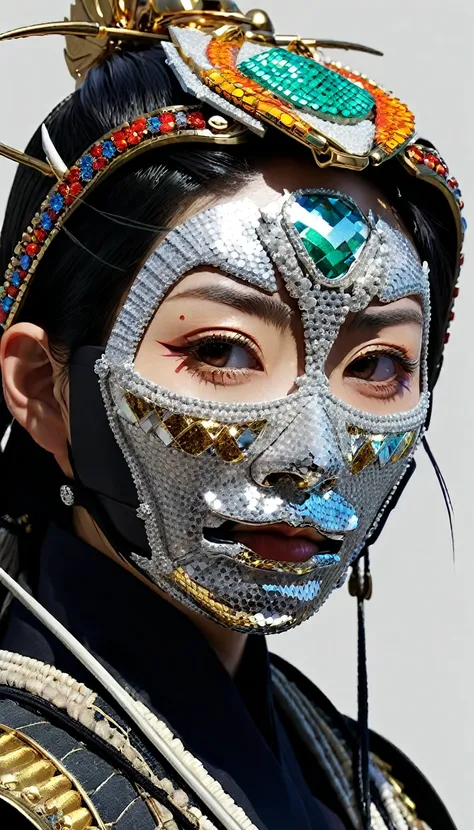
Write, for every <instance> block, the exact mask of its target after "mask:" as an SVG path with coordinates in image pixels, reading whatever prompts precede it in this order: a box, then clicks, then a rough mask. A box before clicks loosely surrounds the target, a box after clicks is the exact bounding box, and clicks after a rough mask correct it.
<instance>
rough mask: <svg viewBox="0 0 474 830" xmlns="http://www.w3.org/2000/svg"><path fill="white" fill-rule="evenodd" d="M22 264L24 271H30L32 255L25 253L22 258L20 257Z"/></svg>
mask: <svg viewBox="0 0 474 830" xmlns="http://www.w3.org/2000/svg"><path fill="white" fill-rule="evenodd" d="M20 265H21V267H22V269H23V271H28V268H29V267H30V265H31V257H29V256H28V255H27V254H24V256H22V258H21V259H20Z"/></svg>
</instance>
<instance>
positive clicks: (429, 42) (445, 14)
mask: <svg viewBox="0 0 474 830" xmlns="http://www.w3.org/2000/svg"><path fill="white" fill-rule="evenodd" d="M68 8H69V3H68V2H66V0H15V2H14V3H8V2H7V0H0V31H5V30H7V29H10V28H13V27H15V26H21V25H26V24H30V23H36V22H42V21H48V20H61V19H62V18H63V17H64V16H65V15H67V14H68ZM243 8H244V10H245V8H246V7H243ZM266 8H267V10H268V11H269V13H270V14H271V15H272V17H273V21H274V23H275V26H276V28H277V30H278V31H279V32H282V33H298V34H301V35H305V36H315V37H318V36H320V37H321V38H324V37H327V38H338V39H341V40H343V39H346V40H352V41H356V42H359V43H365V44H369V45H372V46H377V47H378V48H379V49H381V50H382V51H384V52H385V57H384V58H375V57H371V56H366V55H359V54H356V53H352V54H347V55H345V53H336V52H334V53H333V54H334V56H335V57H336V58H337V59H340V60H343V61H344V62H347V63H350V64H351V65H352V66H353V67H354V68H357V69H359V70H361V71H364V72H365V73H367V74H369V75H371V76H373V77H374V78H376V79H377V80H378V81H380V83H382V84H383V85H384V86H386V87H387V88H389V89H394V90H395V92H396V94H397V95H398V96H399V97H400V98H401V99H402V100H404V101H406V102H407V103H409V104H411V105H412V107H413V108H414V110H415V112H416V114H417V124H418V130H419V132H420V134H422V135H426V136H429V137H430V138H431V140H433V141H434V142H435V144H436V146H437V147H438V149H439V150H441V152H442V153H443V154H444V156H445V158H446V160H447V161H448V164H449V165H450V166H451V169H452V171H453V172H454V173H455V175H456V176H457V177H458V179H459V180H460V182H461V186H462V188H463V191H464V196H465V201H466V204H467V218H468V219H469V208H470V205H472V204H473V203H474V181H473V174H472V161H473V160H472V143H471V141H472V133H473V129H474V120H473V116H472V112H473V93H472V80H473V78H472V68H473V58H472V51H473V49H474V38H473V34H474V5H473V4H472V0H451V1H450V2H445V0H432V2H430V3H424V2H416V0H398V2H393V3H384V4H382V3H380V2H379V0H359V2H355V1H354V0H352V2H351V0H339V2H332V3H308V2H307V0H306V1H305V0H291V3H284V2H282V0H267V4H266ZM62 48H63V42H62V39H61V38H48V39H33V40H30V41H29V42H27V41H16V42H14V43H6V44H2V45H1V48H0V77H1V79H2V84H1V99H0V112H1V115H0V119H1V132H0V140H1V141H3V142H5V143H8V144H11V145H13V146H17V147H20V148H22V147H24V146H25V144H26V142H27V140H28V138H29V136H30V134H31V133H32V132H33V130H34V128H35V127H36V126H37V125H38V124H39V123H40V121H41V119H42V118H43V117H44V116H45V115H46V114H47V112H48V111H49V110H50V109H52V107H53V106H54V105H55V104H56V103H57V102H58V101H59V100H60V99H61V98H62V97H64V96H66V95H67V94H68V93H69V92H70V91H71V89H72V81H71V79H70V77H69V75H68V73H67V70H66V68H65V66H64V64H63V60H62ZM13 168H14V165H12V164H11V163H9V162H8V161H6V160H2V159H0V213H1V214H3V211H4V207H5V202H6V197H7V194H8V190H9V187H10V183H11V180H12V177H13V172H14V170H13ZM473 253H474V251H473V243H472V239H471V238H470V239H469V241H468V244H467V246H466V265H465V267H464V272H463V275H462V279H461V296H460V298H459V300H458V303H457V307H456V321H455V324H454V326H453V328H452V336H451V341H450V343H449V346H448V348H447V351H446V361H445V368H444V373H443V376H442V378H441V381H440V383H439V385H438V387H437V389H436V394H435V407H434V416H433V420H432V425H431V427H430V433H429V438H430V441H431V444H432V447H433V449H434V451H435V453H436V457H437V459H438V462H439V463H440V466H441V469H442V470H443V472H444V474H445V476H446V479H447V482H448V485H449V488H450V492H451V496H452V499H453V502H454V506H455V510H456V560H455V563H454V564H453V560H452V555H451V550H450V538H449V527H448V520H447V516H446V513H445V510H444V506H443V500H442V497H441V493H440V491H439V488H438V486H437V483H436V480H435V476H434V473H433V471H432V470H431V468H430V466H429V464H428V462H427V460H426V458H425V457H424V455H423V453H422V451H420V457H419V464H418V470H417V472H416V473H415V476H414V477H413V479H412V481H411V483H410V485H409V487H408V488H407V490H406V492H405V494H404V495H403V498H402V500H401V503H400V504H399V506H398V508H397V510H396V512H395V514H394V515H393V516H392V518H391V519H390V521H389V523H388V525H387V527H386V529H385V531H384V533H383V535H382V538H381V539H380V540H379V542H378V544H377V546H376V549H375V550H374V551H373V556H372V561H373V573H374V580H375V592H374V597H373V599H372V600H371V602H370V604H369V607H368V608H367V626H368V648H369V678H370V720H371V724H372V727H373V728H374V729H376V730H378V731H380V732H381V733H383V734H384V735H385V736H387V737H388V738H390V739H391V740H393V741H394V742H396V743H397V744H398V745H399V746H400V747H401V748H402V749H403V750H404V751H405V752H406V753H407V754H408V755H409V756H410V757H411V758H412V759H413V760H414V761H415V762H416V763H417V764H418V765H419V766H420V767H421V769H422V770H423V771H424V772H425V773H426V774H427V776H428V777H429V778H430V780H431V781H432V783H433V784H434V785H435V787H437V788H438V790H439V792H440V794H441V796H442V797H443V798H444V799H445V801H446V803H447V804H448V806H449V808H450V810H451V812H452V814H453V818H454V820H455V821H456V822H457V824H458V826H459V830H471V828H472V826H473V810H472V788H473V785H472V780H473V774H474V747H473V744H474V713H473V705H472V698H473V654H472V652H473V649H472V638H473V635H474V610H473V601H472V591H473V584H474V556H473V552H472V543H471V533H472V522H473V514H474V509H473V506H472V493H473V486H472V478H473V476H472V467H473V462H474V440H473V433H472V432H471V428H470V427H471V417H472V415H471V413H472V409H471V405H472V399H473V389H472V387H473V384H474V371H473V370H474V362H473V354H472V352H473V340H472V309H473V308H474V286H473V277H474V275H473V272H472V263H473V262H474V257H473ZM66 276H67V275H65V278H66ZM270 645H271V647H272V648H273V649H274V650H275V651H277V652H279V653H280V654H282V655H283V656H284V657H286V658H287V659H290V660H291V661H292V662H293V663H295V664H296V665H297V666H298V667H300V668H302V669H303V670H304V671H305V672H306V673H307V674H308V675H309V676H310V677H311V678H312V679H313V680H315V681H316V682H317V683H318V685H319V686H320V687H321V688H322V689H323V691H325V693H326V694H327V695H329V697H330V698H331V699H332V700H333V701H334V703H335V704H336V705H337V706H339V707H340V708H341V709H342V710H344V711H345V712H347V713H350V714H354V713H355V711H356V608H355V602H354V600H352V599H350V598H349V596H348V595H347V591H346V589H342V590H340V591H338V592H337V594H335V595H334V596H333V597H332V598H331V600H330V602H329V603H328V604H327V605H326V606H325V607H324V608H323V610H322V611H321V613H320V614H318V615H317V616H316V618H314V619H313V620H312V621H310V622H309V623H306V624H305V625H304V626H302V627H301V628H299V629H297V630H296V631H293V632H290V633H288V634H283V635H280V636H279V637H274V638H273V639H271V642H270Z"/></svg>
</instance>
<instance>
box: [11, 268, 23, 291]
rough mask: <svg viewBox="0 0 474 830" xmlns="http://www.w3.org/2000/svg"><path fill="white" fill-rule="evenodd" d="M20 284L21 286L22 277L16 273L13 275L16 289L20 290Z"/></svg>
mask: <svg viewBox="0 0 474 830" xmlns="http://www.w3.org/2000/svg"><path fill="white" fill-rule="evenodd" d="M20 284H21V281H20V275H19V274H18V273H16V272H15V273H14V274H13V277H12V285H13V286H14V287H15V288H19V287H20Z"/></svg>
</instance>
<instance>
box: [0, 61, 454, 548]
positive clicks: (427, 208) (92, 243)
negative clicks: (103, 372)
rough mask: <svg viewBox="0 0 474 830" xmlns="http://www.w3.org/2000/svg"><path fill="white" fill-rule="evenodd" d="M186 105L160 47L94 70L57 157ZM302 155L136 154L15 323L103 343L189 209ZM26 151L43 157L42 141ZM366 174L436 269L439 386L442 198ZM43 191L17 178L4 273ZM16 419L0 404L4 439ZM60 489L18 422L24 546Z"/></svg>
mask: <svg viewBox="0 0 474 830" xmlns="http://www.w3.org/2000/svg"><path fill="white" fill-rule="evenodd" d="M188 103H194V104H195V99H190V98H189V97H188V96H187V95H186V94H185V93H184V92H183V91H182V89H181V87H180V86H179V84H178V83H177V81H176V80H175V79H174V77H173V76H172V74H171V73H170V71H169V70H168V69H167V67H166V64H165V61H164V54H163V51H162V49H161V47H159V46H158V47H153V48H151V49H147V50H145V51H141V52H133V53H125V54H116V55H114V56H112V57H111V58H110V59H109V60H108V61H107V62H106V63H105V64H103V65H102V66H101V67H98V68H96V69H93V70H91V71H90V73H89V74H88V76H87V78H86V80H85V81H84V83H83V84H82V85H81V86H80V87H79V88H78V89H77V90H76V91H75V92H74V93H73V94H72V95H70V96H69V97H68V98H67V99H66V100H65V101H63V102H62V103H61V104H60V105H59V106H58V107H57V108H56V109H55V110H54V111H53V112H52V113H51V115H50V116H49V117H48V118H47V119H46V124H47V127H48V130H49V132H50V135H51V137H52V140H53V142H54V144H55V145H56V147H57V148H58V151H59V153H60V155H61V156H62V157H63V158H64V160H65V162H66V163H67V164H69V165H70V164H72V163H73V162H74V161H75V160H76V159H77V158H79V157H80V155H81V154H82V153H83V152H84V151H85V150H86V149H87V147H89V146H90V145H91V144H93V143H94V142H95V141H97V140H98V139H100V138H101V137H102V136H103V135H104V134H105V133H107V132H109V131H110V130H112V129H113V128H114V127H118V126H120V125H121V124H122V123H123V122H125V121H131V120H132V119H133V118H135V117H137V116H139V115H141V114H143V113H144V112H150V111H153V110H155V109H157V108H159V107H164V106H168V105H171V104H188ZM298 148H301V145H298V144H296V143H295V142H293V141H290V140H289V139H285V137H284V136H282V134H280V133H278V132H277V131H276V130H269V135H268V137H267V138H265V140H263V141H262V140H261V139H256V140H255V141H253V142H251V143H250V144H248V145H240V146H236V147H231V148H226V149H225V150H224V149H222V148H218V147H217V146H215V145H212V146H211V145H210V146H209V147H205V146H204V145H189V144H187V145H179V144H178V145H174V146H169V147H168V148H164V149H158V150H157V151H156V152H150V153H145V154H143V155H140V156H139V157H138V158H137V159H136V160H135V161H131V162H129V163H128V165H125V166H123V167H122V168H121V169H120V170H119V171H117V172H115V173H114V174H112V175H110V176H109V177H108V178H107V179H106V181H105V183H104V184H103V185H99V186H98V187H97V189H96V190H95V191H93V193H92V194H91V196H90V197H88V198H87V200H86V203H85V204H83V205H81V206H80V207H79V208H78V209H77V210H76V211H75V213H74V214H73V215H72V216H71V217H70V219H69V220H68V222H67V227H66V228H65V229H63V230H62V231H61V233H60V234H59V235H58V237H57V239H56V240H55V241H54V243H53V245H52V246H51V249H50V250H49V251H48V252H47V255H46V257H45V259H44V260H43V262H42V263H41V266H40V268H39V270H38V273H37V276H36V278H35V280H33V283H32V287H31V289H30V292H29V295H28V297H27V299H26V301H25V302H24V304H23V307H22V309H21V314H20V316H19V319H23V320H28V321H30V322H33V323H37V324H38V325H40V326H42V327H43V328H44V329H45V330H46V331H47V332H48V336H49V339H50V343H51V347H52V349H53V351H54V354H55V355H56V356H57V357H58V358H59V359H60V360H62V361H63V362H64V363H65V364H67V357H68V355H69V354H70V353H71V352H72V351H74V350H75V349H77V348H78V347H79V346H81V345H85V344H88V345H100V344H102V343H103V342H104V341H105V339H106V336H107V332H108V331H109V329H110V326H111V323H112V320H113V317H114V315H115V313H116V310H117V308H118V306H119V304H120V301H121V298H122V297H123V295H124V293H126V290H127V288H128V287H129V285H130V283H131V282H132V280H133V277H134V276H135V274H136V273H137V271H138V270H139V265H140V263H141V262H142V261H143V259H144V258H145V257H146V255H147V253H148V252H149V251H150V250H151V249H152V247H153V246H154V244H155V243H156V240H157V239H158V238H159V236H160V234H161V233H162V231H163V229H164V228H166V227H167V226H169V225H170V224H171V223H172V221H173V218H174V217H175V215H176V213H177V211H180V210H182V209H183V207H184V206H185V204H186V202H187V200H192V199H194V198H196V197H197V196H201V195H205V194H209V193H210V192H211V193H216V194H217V193H220V192H224V191H225V192H228V191H229V189H232V188H235V187H237V186H238V185H239V183H242V182H243V181H244V180H245V179H246V177H247V176H248V175H249V174H250V173H251V171H252V170H253V169H256V166H258V163H259V160H260V161H262V160H263V159H264V158H268V155H269V153H270V152H275V154H280V155H281V154H284V153H285V152H286V153H288V154H290V155H291V154H294V153H295V152H298ZM27 152H29V153H31V154H32V155H34V156H36V157H43V153H42V149H41V137H40V132H39V131H38V132H37V133H36V134H35V135H34V136H33V138H32V140H31V142H30V144H29V146H28V148H27ZM301 152H308V151H305V150H303V149H301ZM361 175H366V174H365V173H364V174H361ZM370 175H371V176H372V177H373V179H374V181H376V182H377V184H378V185H379V187H381V188H382V189H383V190H384V191H385V193H386V194H387V197H388V199H389V201H390V202H391V203H392V204H393V205H394V206H395V208H396V210H397V211H398V213H399V214H400V216H401V218H402V219H403V221H404V223H405V225H406V226H407V227H408V229H409V231H410V232H411V234H412V236H413V237H414V239H415V243H416V245H417V247H418V250H419V253H420V255H421V257H422V258H423V259H426V260H427V261H428V262H429V264H430V267H431V293H432V304H433V316H432V322H431V337H430V353H429V360H430V377H431V379H432V383H433V382H434V380H435V378H436V374H437V371H438V367H439V364H440V355H441V352H442V343H443V339H444V331H445V327H446V319H447V315H448V313H449V308H450V302H451V297H452V293H453V270H452V269H451V268H450V266H449V263H448V260H447V256H446V254H445V252H444V237H445V236H446V235H447V234H448V233H449V232H450V229H449V228H447V227H446V228H445V227H442V226H439V224H437V222H438V220H437V219H435V215H436V212H435V211H433V204H434V201H436V198H437V195H436V194H433V192H432V191H434V190H435V189H434V188H432V187H430V186H426V187H427V189H426V192H424V191H423V187H422V186H421V187H420V186H419V185H418V183H415V180H414V179H413V180H412V179H411V178H410V177H409V176H408V175H407V174H406V173H405V172H402V170H401V167H400V165H399V164H398V162H396V161H391V162H387V163H385V164H384V165H382V166H381V167H380V168H379V169H377V170H373V171H372V172H371V173H370ZM415 184H416V185H417V187H418V189H417V190H416V192H415ZM48 188H49V183H48V182H47V181H46V179H45V178H44V177H42V176H41V175H40V174H39V173H37V172H35V171H33V170H30V169H27V168H20V169H19V170H18V172H17V174H16V177H15V181H14V184H13V187H12V191H11V194H10V198H9V201H8V205H7V210H6V218H5V222H4V225H3V229H2V234H1V244H0V267H2V268H3V269H4V270H5V269H6V267H7V264H8V262H9V259H10V257H11V255H12V252H13V250H14V248H15V246H16V244H17V243H18V241H19V239H20V238H21V235H22V233H23V231H24V230H25V228H26V227H27V226H28V224H29V223H30V221H31V218H32V217H33V216H34V214H35V212H36V211H37V210H38V209H39V206H40V204H41V202H42V201H43V200H44V198H45V196H46V193H47V190H48ZM433 200H434V201H433ZM11 420H12V419H11V415H10V414H9V412H8V410H7V408H6V405H5V403H4V401H3V400H1V401H0V436H1V435H3V433H4V431H5V429H7V427H8V426H9V424H11ZM59 481H60V473H59V468H58V466H57V464H56V462H55V461H54V459H53V457H52V456H51V455H49V454H48V453H46V452H45V451H44V450H42V449H40V448H39V447H38V446H37V445H36V444H35V442H34V441H33V440H32V439H31V438H30V437H29V436H28V434H27V432H26V431H25V430H23V429H22V428H21V427H19V426H18V425H17V424H16V423H15V424H13V427H12V431H11V435H10V439H9V441H8V443H7V446H6V449H5V451H4V452H3V476H2V483H1V487H0V514H1V515H2V516H3V517H4V519H3V521H4V523H5V524H6V525H7V526H8V527H11V526H12V520H14V521H15V522H17V520H18V518H19V517H24V516H25V515H26V516H28V519H27V520H26V519H24V520H23V525H26V526H27V527H28V528H30V526H31V528H32V529H33V533H32V534H30V535H29V537H28V538H29V539H30V541H31V544H32V545H33V546H36V545H37V544H38V543H39V541H40V538H41V536H42V534H43V533H44V530H45V529H46V527H47V525H48V523H49V522H50V521H51V518H52V516H53V515H54V513H55V510H56V507H55V506H54V505H57V506H58V508H59V497H58V492H59ZM29 547H30V545H26V548H27V549H29Z"/></svg>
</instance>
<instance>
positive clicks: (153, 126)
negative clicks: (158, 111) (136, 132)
mask: <svg viewBox="0 0 474 830" xmlns="http://www.w3.org/2000/svg"><path fill="white" fill-rule="evenodd" d="M147 127H148V129H149V130H150V132H151V133H159V132H160V119H159V118H157V117H156V115H153V116H152V117H151V118H149V119H148V121H147Z"/></svg>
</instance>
